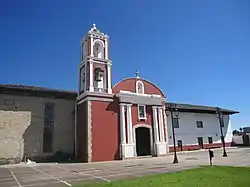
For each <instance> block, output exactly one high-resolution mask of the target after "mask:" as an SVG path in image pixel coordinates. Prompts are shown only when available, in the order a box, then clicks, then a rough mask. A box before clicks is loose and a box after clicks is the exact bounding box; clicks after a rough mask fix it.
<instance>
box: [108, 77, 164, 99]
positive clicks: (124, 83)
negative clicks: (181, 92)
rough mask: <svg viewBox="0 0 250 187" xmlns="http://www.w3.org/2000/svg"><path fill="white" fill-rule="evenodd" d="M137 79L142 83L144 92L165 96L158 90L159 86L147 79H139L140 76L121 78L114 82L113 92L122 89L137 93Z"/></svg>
mask: <svg viewBox="0 0 250 187" xmlns="http://www.w3.org/2000/svg"><path fill="white" fill-rule="evenodd" d="M137 81H140V82H142V83H143V91H144V94H155V95H161V96H162V97H165V95H164V93H163V92H162V91H161V90H160V88H159V87H158V86H156V85H154V84H153V83H151V82H149V81H148V80H145V79H141V78H127V79H123V80H121V81H120V82H118V83H117V84H115V85H114V86H113V88H112V90H113V93H118V92H119V91H120V90H123V91H130V92H133V93H137V89H136V85H138V84H137Z"/></svg>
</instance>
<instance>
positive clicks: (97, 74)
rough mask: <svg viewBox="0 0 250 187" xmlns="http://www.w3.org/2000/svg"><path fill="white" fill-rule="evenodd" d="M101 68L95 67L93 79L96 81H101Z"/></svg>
mask: <svg viewBox="0 0 250 187" xmlns="http://www.w3.org/2000/svg"><path fill="white" fill-rule="evenodd" d="M103 72H104V71H103V70H101V68H96V69H95V80H96V81H97V82H100V81H102V79H101V77H102V76H103Z"/></svg>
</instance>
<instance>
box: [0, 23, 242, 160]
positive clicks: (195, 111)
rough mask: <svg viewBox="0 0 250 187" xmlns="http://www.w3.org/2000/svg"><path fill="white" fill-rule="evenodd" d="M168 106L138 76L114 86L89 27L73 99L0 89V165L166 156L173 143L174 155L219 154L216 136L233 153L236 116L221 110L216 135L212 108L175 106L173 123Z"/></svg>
mask: <svg viewBox="0 0 250 187" xmlns="http://www.w3.org/2000/svg"><path fill="white" fill-rule="evenodd" d="M169 104H173V103H169V102H168V101H167V99H166V95H165V94H164V93H163V91H162V90H161V89H160V88H159V87H157V86H156V85H155V84H153V83H152V82H150V81H148V80H145V79H143V78H141V77H140V75H139V72H137V73H136V76H135V77H131V78H127V79H124V80H121V81H120V82H118V83H116V84H114V85H113V84H112V60H111V59H110V58H109V37H108V36H107V35H106V34H104V33H101V32H100V31H99V30H98V29H97V28H96V26H95V25H93V27H92V28H91V29H90V30H89V32H88V33H87V35H86V36H85V37H84V38H83V39H82V41H81V58H80V65H79V90H78V91H77V92H75V91H64V90H57V89H48V88H41V87H35V86H26V85H5V84H2V85H0V159H1V158H2V160H12V161H14V162H19V161H21V160H22V159H23V158H24V157H27V158H30V159H32V160H36V161H39V160H40V161H46V160H48V159H52V158H53V159H54V160H55V161H57V160H59V159H60V158H62V157H63V158H64V159H69V158H70V159H77V160H78V161H81V162H95V161H109V160H122V159H130V158H135V157H140V156H146V155H151V156H164V155H167V154H168V153H169V151H172V150H173V136H175V139H176V144H177V146H178V151H184V150H195V149H204V148H215V147H221V128H222V133H223V135H224V137H225V142H226V146H230V145H231V142H232V129H231V123H230V115H232V114H235V113H238V112H237V111H233V110H228V109H221V111H222V112H223V127H220V124H219V120H218V118H217V114H216V112H217V108H216V107H208V106H199V105H187V104H178V103H175V104H174V105H173V106H175V108H174V109H175V110H174V112H173V113H171V114H172V115H170V113H169V112H167V111H168V106H169ZM171 116H172V117H173V118H171ZM172 121H173V124H172ZM172 127H173V128H174V129H175V133H174V134H173V132H172V129H173V128H172ZM59 157H60V158H59Z"/></svg>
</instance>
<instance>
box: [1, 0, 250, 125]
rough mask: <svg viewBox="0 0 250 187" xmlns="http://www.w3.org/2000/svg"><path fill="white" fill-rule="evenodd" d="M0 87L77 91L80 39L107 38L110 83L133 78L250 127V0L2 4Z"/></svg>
mask: <svg viewBox="0 0 250 187" xmlns="http://www.w3.org/2000/svg"><path fill="white" fill-rule="evenodd" d="M0 19H1V29H0V39H1V40H0V41H1V45H0V51H1V53H0V65H1V69H0V80H1V83H5V84H7V83H10V84H28V85H37V86H45V87H53V88H59V89H73V90H76V89H77V80H78V79H77V77H78V75H77V69H78V65H79V57H80V40H81V38H82V37H83V36H84V35H85V34H86V32H87V31H88V30H89V29H90V27H91V26H92V24H93V23H96V25H97V27H98V28H99V29H100V30H101V31H102V32H105V33H106V34H108V35H109V36H110V38H111V40H110V53H111V58H112V61H113V84H114V83H116V82H117V81H119V80H121V79H123V78H126V77H131V76H134V75H135V70H136V69H139V71H140V73H141V77H143V78H145V79H148V80H150V81H152V82H154V83H155V84H156V85H158V86H160V87H161V88H162V90H163V91H164V93H165V95H166V96H167V98H168V100H169V101H174V102H181V103H191V104H202V105H212V106H221V107H224V108H230V109H235V110H239V111H240V112H241V114H239V115H236V116H233V117H232V124H233V127H234V128H239V127H240V126H245V125H250V97H249V96H250V86H249V82H250V1H249V0H238V1H237V0H210V1H205V0H189V1H186V0H176V1H170V0H154V1H149V0H148V1H147V0H126V1H125V0H124V1H122V0H107V1H103V0H95V1H90V0H89V1H87V0H36V1H34V0H22V1H20V0H1V1H0Z"/></svg>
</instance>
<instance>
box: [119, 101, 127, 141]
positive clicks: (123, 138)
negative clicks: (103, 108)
mask: <svg viewBox="0 0 250 187" xmlns="http://www.w3.org/2000/svg"><path fill="white" fill-rule="evenodd" d="M124 108H125V105H124V104H122V103H121V104H120V129H121V143H122V144H126V142H127V141H126V128H125V116H124V112H125V109H124Z"/></svg>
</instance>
